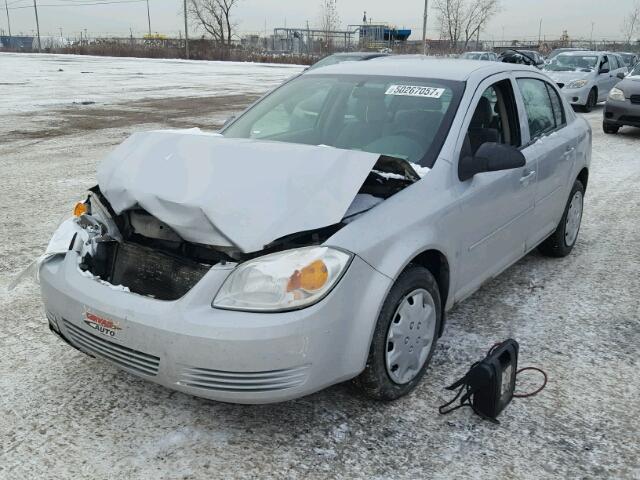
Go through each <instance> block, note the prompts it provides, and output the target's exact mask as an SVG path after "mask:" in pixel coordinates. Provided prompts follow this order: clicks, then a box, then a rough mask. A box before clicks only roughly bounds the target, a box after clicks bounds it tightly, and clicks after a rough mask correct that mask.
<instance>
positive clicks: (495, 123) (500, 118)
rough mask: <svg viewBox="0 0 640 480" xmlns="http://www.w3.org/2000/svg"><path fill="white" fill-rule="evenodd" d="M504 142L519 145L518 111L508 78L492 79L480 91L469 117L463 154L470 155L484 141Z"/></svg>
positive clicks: (473, 153)
mask: <svg viewBox="0 0 640 480" xmlns="http://www.w3.org/2000/svg"><path fill="white" fill-rule="evenodd" d="M488 142H494V143H506V144H509V145H513V146H514V147H519V146H520V144H521V142H520V127H519V124H518V113H517V108H516V105H515V99H514V95H513V88H512V86H511V82H510V81H509V80H503V81H500V82H497V83H494V84H493V85H491V86H490V87H489V88H487V89H486V90H485V91H484V92H483V93H482V96H481V97H480V99H479V100H478V104H477V105H476V108H475V110H474V113H473V117H471V123H470V124H469V129H468V130H467V134H466V136H465V139H464V145H463V151H462V155H463V156H473V155H475V153H476V152H477V151H478V148H480V146H481V145H482V144H483V143H488Z"/></svg>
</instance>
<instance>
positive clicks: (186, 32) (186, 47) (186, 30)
mask: <svg viewBox="0 0 640 480" xmlns="http://www.w3.org/2000/svg"><path fill="white" fill-rule="evenodd" d="M147 5H149V0H147ZM187 23H188V20H187V0H184V54H185V56H186V57H187V59H189V27H188V26H187Z"/></svg>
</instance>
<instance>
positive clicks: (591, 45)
mask: <svg viewBox="0 0 640 480" xmlns="http://www.w3.org/2000/svg"><path fill="white" fill-rule="evenodd" d="M589 48H593V22H591V36H590V40H589Z"/></svg>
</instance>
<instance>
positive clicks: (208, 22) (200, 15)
mask: <svg viewBox="0 0 640 480" xmlns="http://www.w3.org/2000/svg"><path fill="white" fill-rule="evenodd" d="M239 2H240V0H190V1H189V14H190V15H191V17H192V19H193V20H194V22H195V23H196V25H197V26H198V27H201V28H202V29H204V31H205V32H207V33H208V34H209V35H211V37H213V40H214V41H215V42H217V43H221V44H223V45H231V37H232V35H233V30H234V28H235V24H233V23H232V22H231V12H232V10H233V8H234V7H235V6H236V5H237V4H238V3H239Z"/></svg>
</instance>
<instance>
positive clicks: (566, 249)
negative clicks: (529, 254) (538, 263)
mask: <svg viewBox="0 0 640 480" xmlns="http://www.w3.org/2000/svg"><path fill="white" fill-rule="evenodd" d="M578 191H579V192H580V193H582V197H583V198H584V186H583V185H582V182H581V181H580V180H576V181H575V183H574V184H573V188H572V189H571V193H570V194H569V199H568V200H567V204H566V206H565V207H564V213H563V214H562V218H561V219H560V224H559V225H558V227H557V228H556V230H555V232H553V233H552V234H551V236H549V237H548V238H547V239H546V240H545V241H544V242H542V243H541V244H540V245H539V246H538V250H539V251H540V252H541V253H542V254H544V255H546V256H548V257H566V256H567V255H569V254H570V253H571V250H573V247H574V245H575V244H576V241H577V240H578V234H576V238H575V239H574V240H573V243H572V244H571V245H567V242H566V237H565V230H566V226H567V214H568V213H569V205H571V200H572V199H573V197H574V195H575V194H576V192H578ZM580 220H582V216H581V218H580ZM579 228H580V227H578V233H579V232H580V230H579Z"/></svg>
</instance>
